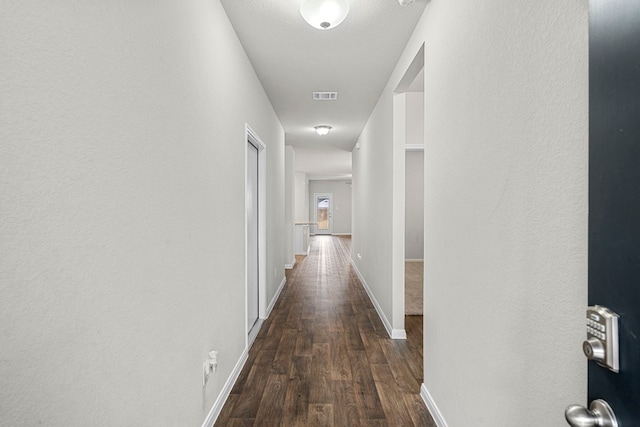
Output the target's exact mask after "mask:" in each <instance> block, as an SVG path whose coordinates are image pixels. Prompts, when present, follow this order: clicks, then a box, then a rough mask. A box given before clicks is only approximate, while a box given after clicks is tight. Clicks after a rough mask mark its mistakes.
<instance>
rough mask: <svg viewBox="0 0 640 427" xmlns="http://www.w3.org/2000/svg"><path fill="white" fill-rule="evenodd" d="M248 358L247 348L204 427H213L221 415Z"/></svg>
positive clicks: (206, 419) (225, 384) (205, 420)
mask: <svg viewBox="0 0 640 427" xmlns="http://www.w3.org/2000/svg"><path fill="white" fill-rule="evenodd" d="M248 357H249V350H248V349H246V348H245V349H244V351H243V352H242V354H241V355H240V359H238V362H237V363H236V366H235V367H234V368H233V371H231V375H229V378H227V382H225V383H224V387H222V391H221V392H220V394H219V395H218V398H217V399H216V401H215V402H214V404H213V406H212V407H211V410H210V411H209V414H208V415H207V418H205V419H204V422H203V423H202V427H213V424H214V423H215V422H216V420H217V419H218V415H220V412H221V411H222V407H223V406H224V404H225V402H226V401H227V398H228V397H229V394H231V389H232V388H233V385H234V384H235V383H236V381H237V380H238V377H239V376H240V373H241V372H242V368H243V367H244V364H245V363H246V362H247V358H248Z"/></svg>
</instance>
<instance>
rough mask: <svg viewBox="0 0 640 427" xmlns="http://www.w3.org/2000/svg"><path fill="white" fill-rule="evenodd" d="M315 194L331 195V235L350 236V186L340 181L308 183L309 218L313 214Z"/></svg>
mask: <svg viewBox="0 0 640 427" xmlns="http://www.w3.org/2000/svg"><path fill="white" fill-rule="evenodd" d="M315 193H332V194H333V233H334V234H351V184H348V183H347V181H346V180H345V181H342V180H337V181H333V180H326V181H318V180H311V181H309V194H310V195H311V197H310V200H309V217H310V218H313V217H314V213H315V204H314V203H315V201H314V196H313V195H314V194H315Z"/></svg>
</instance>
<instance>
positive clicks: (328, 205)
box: [314, 193, 333, 234]
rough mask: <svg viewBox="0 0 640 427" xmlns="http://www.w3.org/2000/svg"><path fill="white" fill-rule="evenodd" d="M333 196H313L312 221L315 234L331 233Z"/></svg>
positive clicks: (329, 194) (327, 194)
mask: <svg viewBox="0 0 640 427" xmlns="http://www.w3.org/2000/svg"><path fill="white" fill-rule="evenodd" d="M332 199H333V194H331V193H323V194H318V193H316V194H315V197H314V200H315V202H314V206H315V208H314V211H315V214H314V220H315V222H316V223H317V225H316V234H331V233H332V232H333V200H332Z"/></svg>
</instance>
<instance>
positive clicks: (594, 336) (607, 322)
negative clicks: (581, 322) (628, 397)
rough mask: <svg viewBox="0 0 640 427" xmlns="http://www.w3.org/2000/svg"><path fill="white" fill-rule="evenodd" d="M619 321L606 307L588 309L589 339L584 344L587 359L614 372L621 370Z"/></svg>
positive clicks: (595, 306) (597, 306)
mask: <svg viewBox="0 0 640 427" xmlns="http://www.w3.org/2000/svg"><path fill="white" fill-rule="evenodd" d="M618 319H619V316H618V315H617V314H616V313H614V312H613V311H611V310H609V309H608V308H606V307H602V306H599V305H594V306H591V307H588V308H587V339H586V340H585V342H583V343H582V351H583V352H584V355H585V356H587V359H589V360H593V361H594V362H597V363H598V365H600V366H602V367H605V368H608V369H610V370H611V371H613V372H618V371H619V370H620V362H619V346H618Z"/></svg>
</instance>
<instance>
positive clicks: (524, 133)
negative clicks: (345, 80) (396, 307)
mask: <svg viewBox="0 0 640 427" xmlns="http://www.w3.org/2000/svg"><path fill="white" fill-rule="evenodd" d="M587 21H588V2H587V1H586V0H561V1H557V0H542V1H538V2H528V1H520V0H519V1H513V2H505V1H502V0H485V1H482V2H468V1H463V0H448V1H438V0H434V1H431V2H430V3H429V6H428V7H427V9H426V11H425V13H424V15H423V17H422V20H421V22H420V23H419V24H418V27H417V29H416V31H415V33H414V35H413V37H412V39H411V41H410V42H409V44H408V46H407V49H406V50H405V53H404V54H403V55H402V56H401V58H400V60H399V63H398V66H397V68H396V70H395V71H394V73H393V74H392V76H391V78H390V80H389V83H388V86H387V88H386V89H385V90H384V92H383V94H382V96H381V98H380V100H379V102H378V105H377V107H376V110H375V111H374V112H373V114H372V116H371V118H370V120H369V123H368V124H367V126H366V127H365V129H364V131H363V133H362V136H361V138H360V142H361V146H362V149H361V150H359V151H358V150H354V152H353V162H354V195H353V197H354V236H353V240H354V250H353V252H354V253H356V252H357V251H364V252H365V253H366V254H367V255H368V256H367V257H365V259H364V260H363V262H362V263H360V264H362V267H361V271H363V273H364V275H365V277H366V279H367V280H371V282H373V283H375V284H376V285H375V287H374V286H372V288H374V289H373V290H374V292H375V293H376V297H377V298H378V300H379V301H381V305H382V301H383V300H384V299H385V298H388V297H389V294H390V290H389V289H388V288H389V281H388V280H387V281H386V284H385V282H384V279H386V278H388V277H389V275H390V262H389V261H388V260H390V259H391V255H390V254H388V253H387V250H386V249H385V248H386V247H388V246H390V240H391V237H390V236H389V235H388V233H385V232H384V230H389V229H390V228H391V224H390V221H391V216H390V215H387V214H386V213H385V212H384V210H383V212H382V213H383V214H382V215H377V216H375V218H376V221H378V223H375V224H374V223H373V220H372V218H371V216H366V215H365V214H364V213H365V212H366V211H365V210H364V209H365V208H366V207H368V206H371V205H372V204H373V200H374V198H375V199H376V201H377V203H378V205H381V206H385V205H387V204H388V202H389V201H390V200H392V195H391V193H390V191H389V190H388V184H387V183H388V182H389V181H390V180H391V176H392V172H391V171H390V170H389V169H390V168H391V164H392V156H391V155H390V151H391V138H390V134H391V117H392V102H391V93H392V91H393V89H394V88H395V87H396V85H397V83H398V81H399V79H400V78H401V77H402V75H403V73H404V71H405V70H406V69H407V66H408V65H409V64H410V62H411V60H412V59H413V57H414V55H415V53H416V52H417V51H418V49H419V48H420V46H421V45H422V44H423V43H425V48H426V50H425V63H426V68H425V70H426V72H425V97H426V107H425V123H426V129H425V141H426V145H425V265H426V266H427V268H426V269H425V270H426V271H425V330H424V331H425V348H424V354H425V372H424V378H425V385H426V388H427V389H428V391H429V393H430V394H431V396H432V397H433V400H434V402H435V403H436V405H437V406H438V408H439V409H440V413H441V415H442V417H443V418H444V420H445V421H446V422H447V423H448V425H449V426H452V427H458V426H471V425H473V426H491V427H502V426H504V427H507V426H514V425H518V426H532V427H533V426H541V425H544V426H563V425H566V422H565V421H564V419H563V412H564V408H565V407H566V405H567V404H569V403H570V402H584V398H585V395H586V362H585V359H584V356H582V355H581V352H580V343H581V341H582V339H583V336H584V330H583V317H584V308H585V306H586V292H587V289H586V284H587V233H586V232H587V210H588V205H587V156H588V154H587V137H588V135H587V126H588V110H587V105H588V92H587V90H588V81H587V67H588V65H587V49H588V45H587V29H588V22H587ZM374 168H375V169H376V170H377V171H378V176H373V169H374ZM376 187H377V188H376ZM385 201H386V202H385ZM361 206H362V208H360V207H361ZM372 226H377V229H378V230H381V231H382V232H381V233H367V230H368V229H370V227H372ZM369 248H375V249H376V251H377V253H376V254H373V255H372V254H370V253H369V252H368V250H369ZM371 261H373V262H374V263H375V265H371V264H369V263H370V262H371ZM356 263H358V262H357V261H356ZM365 263H366V265H365ZM376 277H381V278H382V279H383V280H381V281H378V280H376Z"/></svg>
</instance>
